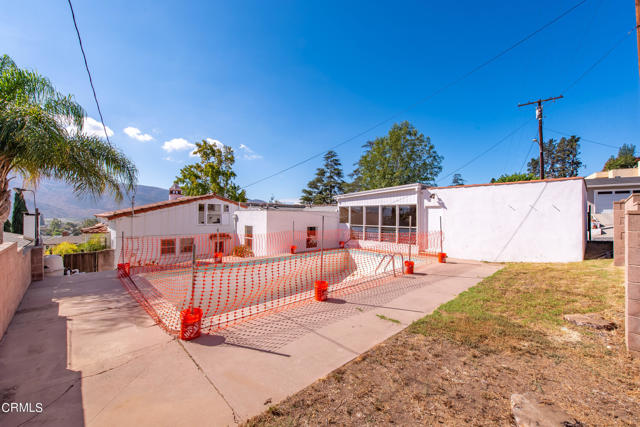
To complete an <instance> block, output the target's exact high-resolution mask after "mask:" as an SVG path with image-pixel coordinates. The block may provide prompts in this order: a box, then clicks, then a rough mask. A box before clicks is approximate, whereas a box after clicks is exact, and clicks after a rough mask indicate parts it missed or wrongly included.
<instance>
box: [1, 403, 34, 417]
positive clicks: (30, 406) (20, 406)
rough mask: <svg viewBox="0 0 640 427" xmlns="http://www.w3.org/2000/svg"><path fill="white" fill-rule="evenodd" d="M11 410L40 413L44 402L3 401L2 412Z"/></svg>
mask: <svg viewBox="0 0 640 427" xmlns="http://www.w3.org/2000/svg"><path fill="white" fill-rule="evenodd" d="M9 412H16V413H21V412H32V413H37V414H39V413H41V412H42V403H40V402H38V403H31V402H25V403H22V402H2V405H0V413H3V414H8V413H9Z"/></svg>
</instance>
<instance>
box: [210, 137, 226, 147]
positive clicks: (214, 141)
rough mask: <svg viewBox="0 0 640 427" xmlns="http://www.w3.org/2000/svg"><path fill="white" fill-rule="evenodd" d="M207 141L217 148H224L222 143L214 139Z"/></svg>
mask: <svg viewBox="0 0 640 427" xmlns="http://www.w3.org/2000/svg"><path fill="white" fill-rule="evenodd" d="M207 141H208V142H209V144H213V145H215V146H216V147H218V148H220V149H222V147H224V144H223V143H222V142H220V141H218V140H217V139H213V138H207Z"/></svg>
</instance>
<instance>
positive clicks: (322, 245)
mask: <svg viewBox="0 0 640 427" xmlns="http://www.w3.org/2000/svg"><path fill="white" fill-rule="evenodd" d="M323 262H324V215H322V226H321V227H320V280H322V263H323Z"/></svg>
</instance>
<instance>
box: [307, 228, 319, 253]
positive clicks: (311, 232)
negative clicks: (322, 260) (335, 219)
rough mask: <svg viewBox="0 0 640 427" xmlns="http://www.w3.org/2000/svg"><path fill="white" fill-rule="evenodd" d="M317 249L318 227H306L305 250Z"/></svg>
mask: <svg viewBox="0 0 640 427" xmlns="http://www.w3.org/2000/svg"><path fill="white" fill-rule="evenodd" d="M317 247H318V227H307V248H317Z"/></svg>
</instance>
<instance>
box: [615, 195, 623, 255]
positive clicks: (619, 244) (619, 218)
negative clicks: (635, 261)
mask: <svg viewBox="0 0 640 427" xmlns="http://www.w3.org/2000/svg"><path fill="white" fill-rule="evenodd" d="M624 202H625V201H624V200H620V201H618V202H613V265H617V266H622V265H624Z"/></svg>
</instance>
